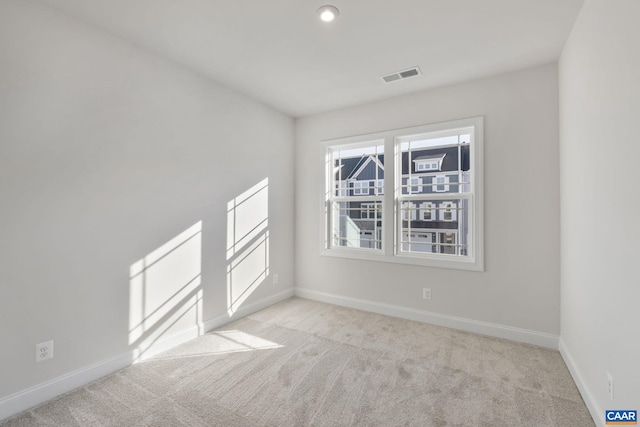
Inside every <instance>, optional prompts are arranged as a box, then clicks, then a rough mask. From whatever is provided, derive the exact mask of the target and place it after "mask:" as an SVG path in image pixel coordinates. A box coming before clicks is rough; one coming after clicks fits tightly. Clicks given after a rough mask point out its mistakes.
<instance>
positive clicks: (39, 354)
mask: <svg viewBox="0 0 640 427" xmlns="http://www.w3.org/2000/svg"><path fill="white" fill-rule="evenodd" d="M51 358H53V341H46V342H41V343H40V344H36V362H42V361H43V360H47V359H51Z"/></svg>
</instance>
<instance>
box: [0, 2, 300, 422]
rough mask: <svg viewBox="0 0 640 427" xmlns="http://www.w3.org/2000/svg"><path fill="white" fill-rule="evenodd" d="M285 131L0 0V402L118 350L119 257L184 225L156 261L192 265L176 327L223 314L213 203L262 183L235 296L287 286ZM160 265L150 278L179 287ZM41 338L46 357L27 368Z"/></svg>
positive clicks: (252, 105)
mask: <svg viewBox="0 0 640 427" xmlns="http://www.w3.org/2000/svg"><path fill="white" fill-rule="evenodd" d="M213 54H215V52H212V55H213ZM293 137H294V123H293V119H291V118H290V117H288V116H286V115H284V114H281V113H279V112H276V111H274V110H272V109H269V108H267V107H265V106H263V105H261V104H258V103H256V102H254V101H252V100H250V99H248V98H246V97H244V96H242V95H240V94H238V93H236V92H234V91H232V90H230V89H227V88H225V87H222V86H220V85H218V84H217V83H215V82H212V81H209V80H207V79H204V78H202V77H201V76H198V75H196V74H194V73H192V72H190V71H188V70H186V69H183V68H181V67H179V66H177V65H175V64H173V63H171V62H167V61H165V60H163V59H160V58H158V57H155V56H154V55H152V54H149V53H147V52H145V51H143V50H140V49H138V48H137V47H136V46H133V45H131V44H128V43H126V42H124V41H122V40H120V39H118V38H115V37H111V36H110V35H108V34H106V33H102V32H100V31H97V30H94V29H92V28H91V27H89V26H85V25H84V24H83V23H81V22H78V21H76V20H74V19H72V18H69V17H67V16H65V15H63V14H62V13H59V12H58V11H56V10H55V9H51V8H49V7H48V6H44V5H42V4H40V3H39V2H35V1H32V0H3V1H2V2H0V241H1V243H0V337H1V339H0V406H2V405H1V403H3V402H4V403H7V396H10V395H13V394H15V393H16V392H19V391H21V390H25V389H27V388H29V387H32V386H36V385H38V384H42V383H44V382H45V381H48V380H52V379H55V378H59V377H60V376H62V375H67V374H69V373H70V372H75V371H76V370H77V369H80V368H83V367H86V366H88V365H91V364H94V363H99V362H101V361H104V360H105V359H109V358H111V357H116V356H118V355H122V354H123V353H124V354H126V353H127V352H131V350H132V349H133V348H134V347H135V345H130V344H129V329H130V326H131V325H130V307H129V304H130V301H129V297H130V289H129V287H130V277H129V273H130V267H131V266H132V265H133V264H134V263H136V262H137V261H139V260H141V259H143V258H144V257H145V256H147V255H148V254H150V253H152V252H153V251H154V250H155V249H157V248H158V247H160V246H161V245H163V244H164V243H166V242H168V241H170V240H171V239H172V238H174V237H175V236H177V235H178V234H180V233H181V232H183V231H184V230H186V229H187V228H189V227H190V226H192V225H194V224H197V223H198V222H199V221H202V233H201V235H200V236H199V237H198V239H197V240H194V241H192V242H191V243H190V245H189V246H184V247H181V249H179V250H176V251H175V252H174V253H173V255H172V256H173V258H172V259H173V262H178V263H179V262H180V257H183V258H184V257H187V258H189V262H191V264H189V265H188V269H192V270H193V271H196V270H198V271H197V272H198V273H201V277H200V278H199V279H198V283H195V282H194V283H195V285H194V284H193V283H192V284H191V285H189V286H196V287H197V288H198V290H200V291H202V293H203V298H204V301H202V305H201V306H199V307H198V308H197V309H196V308H194V307H187V306H185V307H182V306H183V305H184V304H183V303H184V302H185V301H192V299H193V295H190V296H189V298H187V299H185V301H178V302H176V304H177V305H178V306H179V307H177V308H176V310H177V309H178V308H180V309H182V308H184V309H185V310H187V309H188V310H187V311H188V316H187V317H185V318H183V319H181V320H180V322H179V323H180V324H181V325H182V327H183V328H193V327H194V326H196V323H194V321H195V320H196V316H199V317H200V318H201V320H202V321H203V322H206V321H207V320H211V319H217V321H219V320H220V319H222V318H224V317H225V316H226V315H227V266H228V261H227V203H228V202H229V201H231V200H233V199H234V198H235V197H236V196H238V195H240V194H242V193H243V192H245V191H246V190H247V189H249V188H251V187H252V186H253V185H255V184H257V183H258V182H260V181H262V180H264V179H265V178H268V184H269V189H268V205H269V208H268V211H269V214H270V218H269V222H268V231H269V244H270V258H269V264H270V265H269V273H268V274H269V277H267V278H266V279H265V280H264V281H263V282H262V284H261V285H260V286H259V287H258V289H257V290H256V291H255V293H254V294H253V295H251V297H250V298H249V299H247V301H246V302H245V305H251V304H254V305H255V304H256V303H258V302H260V301H265V299H267V300H268V299H269V298H270V297H273V296H274V295H284V294H286V293H287V291H289V294H292V288H293V261H292V259H293V244H294V241H293V227H292V226H291V224H293V188H294V186H293V163H294V161H293ZM263 194H264V193H263ZM194 242H195V243H194ZM189 251H191V252H189ZM178 254H180V255H179V256H178ZM232 259H233V257H232ZM179 267H180V266H179ZM180 268H182V267H180ZM175 271H176V269H175V268H173V267H172V268H167V269H166V271H165V273H166V274H164V275H162V274H160V275H159V276H158V275H157V276H158V277H155V279H154V280H155V282H154V283H159V284H160V285H162V286H164V285H167V286H174V287H175V286H176V285H178V286H181V285H182V284H183V283H181V282H178V283H168V282H171V280H172V279H171V277H169V276H170V275H171V274H173V273H174V272H175ZM156 272H157V271H156ZM244 273H246V274H245V277H248V276H247V275H250V274H251V272H247V271H245V272H244ZM244 273H243V274H244ZM274 273H278V274H279V279H280V280H279V283H278V284H273V280H272V275H273V274H274ZM176 280H178V281H179V280H184V277H181V278H178V279H176ZM165 282H166V283H165ZM193 290H194V289H193ZM165 291H166V292H173V290H172V289H168V290H167V289H164V291H163V292H165ZM194 291H195V290H194ZM148 292H156V293H157V295H156V296H158V295H160V296H161V294H162V292H160V291H158V290H157V289H153V290H149V291H148ZM167 298H168V297H167ZM155 303H157V301H156V302H155ZM173 303H174V302H171V304H173ZM173 314H175V313H168V314H167V316H166V319H164V320H167V319H168V318H169V317H170V315H173ZM186 318H188V319H191V320H188V321H185V320H184V319H186ZM210 324H211V323H210ZM156 332H158V331H156ZM170 332H171V334H174V333H178V332H180V330H176V329H175V327H174V328H173V329H171V330H170ZM49 339H53V340H55V344H54V354H55V357H54V358H53V359H52V360H48V361H45V362H42V363H38V364H36V363H35V362H34V353H35V344H36V343H38V342H42V341H46V340H49ZM3 398H5V400H4V401H3ZM0 409H2V408H0ZM4 415H6V413H5V414H4ZM0 418H2V411H1V410H0Z"/></svg>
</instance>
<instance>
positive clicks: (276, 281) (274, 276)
mask: <svg viewBox="0 0 640 427" xmlns="http://www.w3.org/2000/svg"><path fill="white" fill-rule="evenodd" d="M278 279H279V278H278V275H277V274H274V275H273V283H274V284H275V283H278Z"/></svg>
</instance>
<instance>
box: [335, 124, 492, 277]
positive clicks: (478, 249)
mask: <svg viewBox="0 0 640 427" xmlns="http://www.w3.org/2000/svg"><path fill="white" fill-rule="evenodd" d="M482 137H483V121H482V118H473V119H465V120H458V121H454V122H448V123H439V124H434V125H427V126H420V127H417V128H410V129H401V130H395V131H389V132H382V133H379V134H375V135H366V136H358V137H353V138H344V139H339V140H333V141H328V142H326V147H327V157H326V171H327V172H326V175H325V178H326V188H327V189H331V190H330V191H329V190H327V191H326V192H325V197H324V202H325V215H324V216H323V218H324V221H325V226H324V227H323V229H324V230H325V232H324V233H323V235H324V236H325V238H324V239H323V240H324V245H323V252H322V253H323V254H324V255H332V256H342V257H348V258H357V259H367V260H380V261H386V262H396V263H403V264H417V265H426V266H435V267H445V268H459V269H467V270H477V271H482V270H483V268H484V265H483V251H482V248H483V242H482V237H483V229H482V224H483V220H482V213H483V208H482V206H483V197H482V196H483V191H482V190H483V185H482V184H483V183H482V167H483V164H482V157H483V156H482ZM385 159H392V160H393V161H392V162H387V165H386V167H387V171H386V173H388V174H389V175H386V176H384V177H383V173H384V168H385V165H384V160H385ZM445 159H446V160H445ZM344 180H349V182H350V183H351V185H350V187H351V189H352V191H351V194H344V192H341V191H340V189H342V188H343V187H341V184H340V182H342V181H344ZM371 190H373V191H371ZM365 236H366V239H365ZM365 240H366V241H365Z"/></svg>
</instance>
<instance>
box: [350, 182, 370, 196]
mask: <svg viewBox="0 0 640 427" xmlns="http://www.w3.org/2000/svg"><path fill="white" fill-rule="evenodd" d="M353 195H354V196H368V195H369V181H354V182H353Z"/></svg>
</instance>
